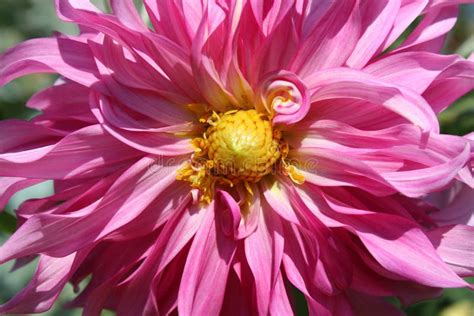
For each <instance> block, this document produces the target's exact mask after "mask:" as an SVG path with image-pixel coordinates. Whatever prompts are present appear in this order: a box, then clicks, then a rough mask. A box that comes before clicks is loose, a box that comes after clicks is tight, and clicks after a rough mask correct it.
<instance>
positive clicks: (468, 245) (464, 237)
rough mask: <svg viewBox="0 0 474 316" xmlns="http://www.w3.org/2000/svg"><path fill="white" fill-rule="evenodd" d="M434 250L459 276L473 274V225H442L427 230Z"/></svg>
mask: <svg viewBox="0 0 474 316" xmlns="http://www.w3.org/2000/svg"><path fill="white" fill-rule="evenodd" d="M427 235H428V238H429V239H430V240H431V242H432V243H433V246H434V247H435V248H436V252H437V253H438V254H439V255H440V257H441V258H442V259H443V260H444V262H446V263H447V264H448V265H449V266H450V267H451V269H453V271H455V272H456V273H457V274H458V275H459V276H461V277H470V276H473V275H474V227H472V226H467V225H454V226H443V227H439V228H436V229H434V230H431V231H428V233H427Z"/></svg>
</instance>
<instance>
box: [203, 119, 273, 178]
mask: <svg viewBox="0 0 474 316" xmlns="http://www.w3.org/2000/svg"><path fill="white" fill-rule="evenodd" d="M206 134H207V141H208V157H209V160H211V161H212V162H213V171H214V172H215V174H216V175H220V176H223V177H226V178H228V179H229V180H231V181H238V180H243V181H250V182H256V181H258V180H260V179H261V178H262V177H263V176H264V175H266V174H268V173H270V172H271V171H272V167H273V165H274V164H275V162H276V161H277V160H278V158H280V149H279V144H280V137H281V136H280V133H278V132H276V131H274V130H273V129H272V125H271V122H270V121H268V120H266V119H264V118H263V117H262V115H260V114H258V113H257V111H255V110H248V111H234V112H229V113H226V114H224V115H223V116H222V117H220V118H219V119H218V120H217V121H215V122H214V124H213V125H211V126H210V127H209V128H208V130H207V132H206Z"/></svg>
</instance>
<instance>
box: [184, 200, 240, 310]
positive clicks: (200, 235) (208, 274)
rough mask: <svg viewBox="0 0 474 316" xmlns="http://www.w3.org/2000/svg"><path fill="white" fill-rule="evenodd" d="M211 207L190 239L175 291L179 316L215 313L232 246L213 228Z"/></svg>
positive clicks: (220, 302) (233, 251) (220, 299)
mask: <svg viewBox="0 0 474 316" xmlns="http://www.w3.org/2000/svg"><path fill="white" fill-rule="evenodd" d="M216 211H217V210H214V209H213V207H212V206H211V207H210V208H209V209H208V210H207V214H206V216H205V218H204V220H203V222H202V224H201V227H200V228H199V230H198V231H197V233H196V236H195V237H194V240H193V243H192V245H191V249H190V250H189V254H188V259H187V261H186V265H185V267H184V272H183V276H182V280H183V282H181V286H180V289H179V295H178V311H179V313H180V314H183V315H204V314H211V315H214V314H219V311H220V310H221V307H222V304H223V301H224V293H225V288H226V283H227V277H228V273H229V269H230V266H231V261H232V258H233V257H234V253H235V250H236V244H235V242H234V241H233V240H232V239H229V238H227V237H226V236H225V235H224V233H223V232H222V231H221V229H220V227H219V226H217V225H216V222H215V220H214V218H215V217H214V216H215V212H216Z"/></svg>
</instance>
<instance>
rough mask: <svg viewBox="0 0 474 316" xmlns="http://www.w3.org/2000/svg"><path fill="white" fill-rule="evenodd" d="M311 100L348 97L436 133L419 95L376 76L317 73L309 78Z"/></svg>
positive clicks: (432, 116) (434, 121) (433, 119)
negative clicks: (311, 93)
mask: <svg viewBox="0 0 474 316" xmlns="http://www.w3.org/2000/svg"><path fill="white" fill-rule="evenodd" d="M307 84H308V88H309V89H310V90H312V91H314V94H313V98H312V100H313V101H320V100H329V99H338V98H342V99H344V98H350V99H359V100H364V101H367V102H370V103H373V104H376V105H380V106H382V107H384V108H386V109H388V110H390V111H392V112H394V113H396V114H398V115H400V116H401V117H403V118H405V119H407V120H408V121H410V122H412V123H414V124H416V125H418V126H420V127H421V128H423V129H424V130H427V131H430V130H432V131H435V132H437V131H438V130H439V124H438V120H437V118H436V116H435V114H434V112H433V110H432V109H431V107H430V106H429V104H428V103H427V102H426V101H425V100H424V99H423V98H421V97H420V96H419V95H417V94H415V93H413V92H412V91H410V90H408V89H404V88H402V87H400V86H395V85H391V84H389V83H387V82H384V81H381V80H379V79H377V78H376V77H373V76H371V75H368V74H365V73H363V72H360V71H355V70H351V69H348V68H347V69H346V68H336V69H331V70H325V71H320V72H317V73H315V74H313V75H312V76H311V78H308V83H307ZM318 88H319V89H318Z"/></svg>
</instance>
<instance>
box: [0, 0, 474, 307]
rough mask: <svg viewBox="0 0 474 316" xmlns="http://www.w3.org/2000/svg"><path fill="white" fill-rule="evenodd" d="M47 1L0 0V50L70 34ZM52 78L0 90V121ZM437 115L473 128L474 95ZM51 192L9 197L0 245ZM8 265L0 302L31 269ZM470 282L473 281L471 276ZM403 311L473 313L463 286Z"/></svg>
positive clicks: (462, 43) (456, 43) (0, 222)
mask: <svg viewBox="0 0 474 316" xmlns="http://www.w3.org/2000/svg"><path fill="white" fill-rule="evenodd" d="M135 1H136V2H137V3H138V2H139V0H135ZM51 2H52V0H51V1H47V0H0V52H3V51H4V50H6V49H7V48H9V47H11V46H13V45H14V44H16V43H19V42H21V41H24V40H26V39H29V38H35V37H45V36H50V35H52V34H53V33H54V32H62V33H68V34H74V33H76V32H77V28H76V27H75V26H74V25H72V24H66V23H62V22H60V21H59V20H58V18H57V17H56V15H55V12H54V8H53V6H52V5H51ZM93 2H94V3H95V4H97V5H98V6H99V7H100V8H102V9H105V10H109V9H110V8H109V7H108V5H107V4H105V1H104V0H93ZM473 17H474V5H463V6H462V10H461V12H460V18H459V21H458V23H457V24H456V26H455V28H454V30H453V31H452V32H451V34H450V36H449V38H448V41H447V44H446V46H445V49H444V50H445V53H458V54H460V55H462V56H464V57H467V56H469V55H470V54H471V53H472V52H473V50H474V18H473ZM412 27H413V26H412ZM404 36H406V34H405V35H404ZM55 79H56V77H55V76H54V75H41V74H40V75H30V76H27V77H24V78H20V79H17V80H15V81H13V82H12V83H10V84H8V85H7V86H5V87H3V88H0V119H7V118H25V119H28V118H31V117H32V116H34V115H35V114H36V113H35V112H34V111H33V110H31V109H28V108H26V107H25V106H24V105H25V103H26V101H27V100H28V98H29V97H30V96H31V95H32V94H33V93H34V92H35V91H38V90H40V89H42V88H44V87H47V86H48V85H50V84H52V82H53V81H54V80H55ZM439 119H440V123H441V129H442V131H443V132H445V133H449V134H456V135H464V134H467V133H470V132H472V131H474V93H470V94H469V95H467V96H465V97H464V98H462V99H461V100H459V101H458V102H457V103H456V104H454V105H453V106H451V107H450V108H449V109H447V110H446V111H444V112H443V113H441V114H440V116H439ZM51 192H52V184H51V182H49V183H48V182H46V183H43V184H40V185H37V186H35V187H34V188H29V189H27V190H26V191H23V192H20V193H18V194H16V195H15V196H14V197H13V198H12V200H11V202H10V204H9V205H8V207H7V209H6V210H5V212H3V213H0V244H2V243H3V242H4V241H5V240H6V238H7V236H8V235H10V234H11V233H12V232H13V231H14V229H15V226H16V219H15V216H14V212H13V210H14V209H15V208H16V207H17V206H18V205H19V204H20V203H21V202H22V201H23V200H25V199H27V198H35V197H36V198H38V197H41V196H47V195H48V194H50V193H51ZM12 265H13V263H11V262H10V263H8V264H5V265H3V266H1V267H0V303H2V302H5V301H6V300H8V299H9V298H11V297H12V296H13V295H14V294H15V293H17V292H18V291H19V290H20V289H21V288H22V287H24V286H25V285H26V284H27V282H28V280H29V279H30V277H31V275H32V274H33V272H34V269H35V262H33V263H32V264H29V265H27V266H25V267H23V268H21V269H20V270H19V271H17V272H15V273H14V274H10V272H9V270H10V269H11V267H12ZM470 281H471V283H474V282H473V280H472V279H471V280H470ZM73 296H74V293H73V291H72V287H71V286H70V285H68V286H67V287H66V289H65V291H64V293H63V294H62V295H61V297H60V299H59V302H57V304H56V305H55V307H54V308H53V309H52V310H51V311H49V312H47V313H44V314H43V315H49V316H51V315H54V316H67V315H80V311H77V310H76V311H70V310H64V309H63V308H62V305H63V304H65V303H66V302H67V301H68V300H70V299H71V298H72V297H73ZM294 301H295V302H296V305H297V313H298V314H299V315H304V314H306V313H307V308H306V306H305V305H306V304H305V301H304V297H303V296H302V295H301V293H298V291H294ZM405 311H406V313H407V314H408V315H409V316H435V315H439V316H474V294H473V292H470V291H468V290H465V289H449V290H446V291H445V292H444V294H443V296H442V297H440V298H438V299H436V300H431V301H426V302H421V303H418V304H415V305H413V306H410V307H408V308H406V309H405ZM104 314H111V313H104Z"/></svg>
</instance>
